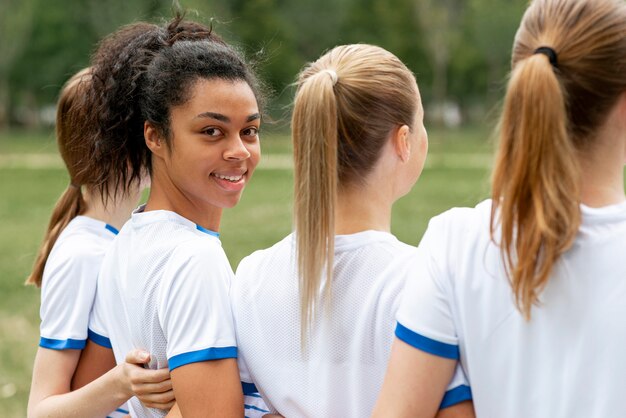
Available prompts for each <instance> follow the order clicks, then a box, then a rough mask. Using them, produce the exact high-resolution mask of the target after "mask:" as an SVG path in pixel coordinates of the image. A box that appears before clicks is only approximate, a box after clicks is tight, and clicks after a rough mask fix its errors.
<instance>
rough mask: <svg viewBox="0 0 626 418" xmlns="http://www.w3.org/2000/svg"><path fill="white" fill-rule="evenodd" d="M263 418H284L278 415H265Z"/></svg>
mask: <svg viewBox="0 0 626 418" xmlns="http://www.w3.org/2000/svg"><path fill="white" fill-rule="evenodd" d="M263 418H284V417H283V416H282V415H280V414H265V415H263Z"/></svg>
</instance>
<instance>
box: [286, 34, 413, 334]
mask: <svg viewBox="0 0 626 418" xmlns="http://www.w3.org/2000/svg"><path fill="white" fill-rule="evenodd" d="M297 87H298V88H297V92H296V96H295V102H294V110H293V117H292V132H293V143H294V165H295V169H294V186H295V193H294V223H295V235H296V258H297V271H298V275H299V286H300V287H299V288H300V302H301V336H302V341H303V346H304V344H305V343H304V342H305V341H306V335H307V332H308V329H309V328H310V326H311V324H312V322H313V319H314V318H315V316H316V314H317V311H318V310H319V309H318V308H319V304H320V298H323V299H324V300H325V301H326V302H328V301H329V300H330V286H329V285H327V286H326V288H325V291H324V292H323V295H322V294H321V293H322V289H321V288H322V279H323V277H324V276H326V277H327V279H328V280H331V278H332V270H333V255H334V236H335V206H336V201H337V193H338V191H339V190H340V189H341V188H343V187H351V186H359V185H360V184H362V182H363V181H364V179H365V177H366V175H367V174H368V173H369V172H370V170H371V169H372V167H373V166H374V164H375V163H376V161H377V160H378V158H379V157H380V154H381V149H382V147H383V145H384V144H385V142H386V140H387V138H388V135H389V133H390V132H391V131H392V129H393V128H394V127H397V126H400V125H408V126H409V127H410V128H412V125H413V119H414V116H415V112H416V111H417V109H418V106H419V105H420V104H419V101H418V99H417V85H416V82H415V77H414V76H413V74H412V73H411V71H410V70H409V69H408V68H407V67H406V66H405V65H404V64H403V63H402V62H401V61H400V60H399V59H398V58H397V57H396V56H394V55H393V54H391V53H390V52H388V51H386V50H384V49H382V48H380V47H377V46H372V45H345V46H338V47H336V48H333V49H332V50H331V51H329V52H328V53H326V54H324V55H323V56H322V57H321V58H319V59H318V60H317V61H315V62H313V63H311V64H309V65H307V66H306V67H305V68H304V69H303V70H302V71H301V73H300V74H299V77H298V81H297Z"/></svg>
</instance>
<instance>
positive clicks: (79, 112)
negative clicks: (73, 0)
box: [26, 69, 92, 287]
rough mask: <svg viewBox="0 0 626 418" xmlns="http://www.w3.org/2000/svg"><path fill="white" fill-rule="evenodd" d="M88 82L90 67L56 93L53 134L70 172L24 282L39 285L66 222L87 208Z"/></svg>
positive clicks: (88, 171) (88, 154)
mask: <svg viewBox="0 0 626 418" xmlns="http://www.w3.org/2000/svg"><path fill="white" fill-rule="evenodd" d="M90 84H91V77H90V73H89V69H84V70H82V71H80V72H78V73H77V74H75V75H74V76H73V77H72V78H70V79H69V80H68V81H67V83H66V84H65V86H64V87H63V89H62V90H61V94H60V96H59V102H58V104H57V120H56V136H57V144H58V146H59V152H60V153H61V157H62V158H63V162H64V163H65V166H66V167H67V170H68V172H69V175H70V184H69V185H68V187H67V189H66V190H65V191H64V192H63V194H62V195H61V197H60V198H59V200H58V201H57V203H56V205H55V206H54V209H53V211H52V216H51V217H50V222H49V224H48V229H47V230H46V233H45V235H44V238H43V242H42V244H41V246H40V248H39V251H38V253H37V257H36V258H35V263H34V265H33V271H32V272H31V274H30V276H28V279H27V280H26V284H34V285H36V286H37V287H40V286H41V280H42V277H43V271H44V267H45V265H46V261H47V260H48V256H49V255H50V251H51V250H52V247H53V246H54V243H55V242H56V241H57V239H58V238H59V235H60V234H61V232H62V231H63V229H65V227H66V226H67V224H69V223H70V221H71V220H72V219H74V218H75V217H76V216H78V215H80V214H82V213H84V212H85V210H86V204H85V200H84V199H83V195H82V192H81V185H89V184H90V178H89V175H90V174H89V173H90V170H89V164H90V157H91V155H92V154H91V152H92V147H91V146H90V144H89V141H88V140H87V139H86V136H83V135H84V134H85V132H84V131H83V129H82V128H84V126H83V123H82V122H83V120H84V119H85V118H84V113H85V112H88V111H89V108H88V106H87V105H86V103H84V93H85V90H86V89H87V88H88V87H89V85H90Z"/></svg>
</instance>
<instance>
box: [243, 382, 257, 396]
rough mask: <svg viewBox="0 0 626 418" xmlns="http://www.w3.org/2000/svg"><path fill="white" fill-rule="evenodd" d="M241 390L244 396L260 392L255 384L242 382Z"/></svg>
mask: <svg viewBox="0 0 626 418" xmlns="http://www.w3.org/2000/svg"><path fill="white" fill-rule="evenodd" d="M241 389H242V390H243V394H244V395H251V394H253V393H258V392H259V390H258V389H257V388H256V385H255V384H254V383H248V382H241Z"/></svg>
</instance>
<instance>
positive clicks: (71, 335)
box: [39, 216, 117, 350]
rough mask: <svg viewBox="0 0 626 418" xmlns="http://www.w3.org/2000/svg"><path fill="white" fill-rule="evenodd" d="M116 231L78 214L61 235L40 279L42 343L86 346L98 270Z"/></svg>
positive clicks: (53, 346)
mask: <svg viewBox="0 0 626 418" xmlns="http://www.w3.org/2000/svg"><path fill="white" fill-rule="evenodd" d="M116 233H117V230H116V229H115V228H113V227H112V226H110V225H108V224H106V223H104V222H102V221H99V220H96V219H93V218H89V217H87V216H77V217H75V218H74V219H72V220H71V221H70V222H69V223H68V224H67V226H66V227H65V228H64V229H63V231H62V232H61V234H60V235H59V238H58V239H57V241H56V242H55V243H54V246H53V247H52V251H50V255H49V256H48V260H47V261H46V266H45V268H44V271H43V278H42V283H41V308H40V311H39V314H40V316H41V327H40V334H41V338H40V340H39V345H40V346H41V347H44V348H50V349H53V350H65V349H77V350H82V349H83V348H84V347H85V342H86V341H87V327H88V325H89V312H91V306H92V304H93V299H94V295H95V294H96V281H97V278H98V270H99V269H100V263H102V258H103V257H104V253H105V251H106V250H107V248H109V246H110V245H111V243H112V242H113V238H115V234H116Z"/></svg>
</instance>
